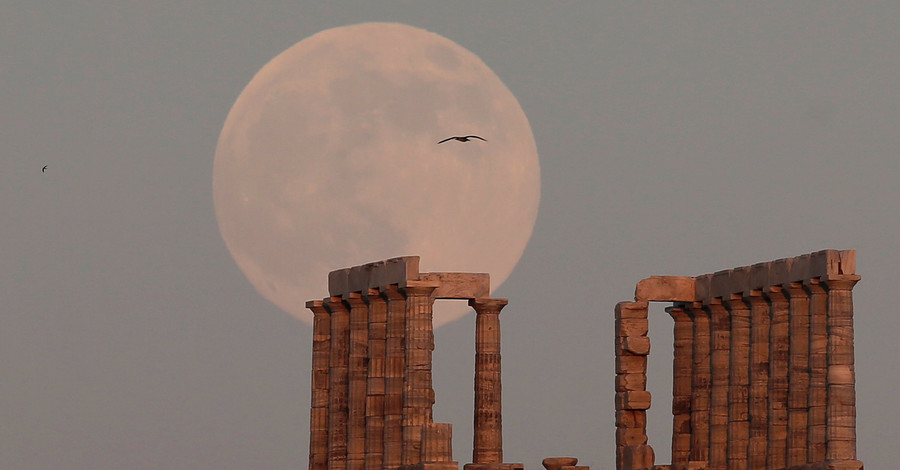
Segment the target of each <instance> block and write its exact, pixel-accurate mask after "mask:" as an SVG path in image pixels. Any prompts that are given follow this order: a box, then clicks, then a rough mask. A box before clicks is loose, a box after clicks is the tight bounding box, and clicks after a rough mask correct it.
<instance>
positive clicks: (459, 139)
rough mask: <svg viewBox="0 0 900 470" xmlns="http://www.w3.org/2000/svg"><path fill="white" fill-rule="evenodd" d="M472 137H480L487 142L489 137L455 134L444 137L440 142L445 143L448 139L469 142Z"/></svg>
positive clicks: (479, 138)
mask: <svg viewBox="0 0 900 470" xmlns="http://www.w3.org/2000/svg"><path fill="white" fill-rule="evenodd" d="M471 139H478V140H483V141H485V142H487V139H483V138H481V137H478V136H477V135H464V136H459V135H455V136H453V137H447V138H446V139H444V140H442V141H440V142H438V143H439V144H443V143H444V142H446V141H448V140H458V141H460V142H468V141H469V140H471Z"/></svg>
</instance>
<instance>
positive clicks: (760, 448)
mask: <svg viewBox="0 0 900 470" xmlns="http://www.w3.org/2000/svg"><path fill="white" fill-rule="evenodd" d="M745 300H746V302H747V303H748V304H749V305H750V390H749V394H750V396H749V398H748V412H749V419H750V439H749V442H748V445H747V467H748V468H751V469H757V468H766V455H767V453H768V452H767V445H768V439H767V436H768V432H769V425H768V422H769V411H768V393H769V392H768V387H769V323H770V321H769V304H768V303H767V302H766V300H765V299H764V298H763V296H762V293H761V292H760V291H752V292H750V295H749V296H748V297H746V299H745Z"/></svg>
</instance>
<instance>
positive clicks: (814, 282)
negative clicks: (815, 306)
mask: <svg viewBox="0 0 900 470" xmlns="http://www.w3.org/2000/svg"><path fill="white" fill-rule="evenodd" d="M803 288H804V289H806V292H807V294H809V295H821V294H825V286H824V285H822V282H821V281H820V280H819V278H817V277H814V278H812V279H809V280H807V281H804V282H803Z"/></svg>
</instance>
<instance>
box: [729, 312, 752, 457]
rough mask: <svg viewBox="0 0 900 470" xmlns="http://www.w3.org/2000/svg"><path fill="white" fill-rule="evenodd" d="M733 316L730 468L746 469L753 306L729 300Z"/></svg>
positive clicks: (730, 384)
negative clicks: (751, 312) (751, 310)
mask: <svg viewBox="0 0 900 470" xmlns="http://www.w3.org/2000/svg"><path fill="white" fill-rule="evenodd" d="M726 306H727V308H728V310H729V314H730V316H731V358H730V362H731V367H730V377H729V378H728V384H729V385H728V468H729V470H745V469H747V468H748V467H747V448H748V445H749V442H750V418H749V405H748V397H749V393H750V309H749V307H748V305H747V304H746V303H745V302H744V300H743V299H742V298H741V296H740V295H739V294H738V295H733V296H732V297H731V299H729V300H728V302H727V304H726Z"/></svg>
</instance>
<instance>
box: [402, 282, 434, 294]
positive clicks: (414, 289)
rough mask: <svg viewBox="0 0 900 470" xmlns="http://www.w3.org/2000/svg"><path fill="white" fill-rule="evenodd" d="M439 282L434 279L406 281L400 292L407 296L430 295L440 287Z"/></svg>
mask: <svg viewBox="0 0 900 470" xmlns="http://www.w3.org/2000/svg"><path fill="white" fill-rule="evenodd" d="M440 285H441V284H440V283H439V282H433V281H406V285H405V286H403V287H401V288H400V292H402V293H403V295H405V296H406V297H410V296H413V295H415V296H422V297H425V296H430V295H431V294H433V293H434V290H435V289H437V288H438V287H440Z"/></svg>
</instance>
